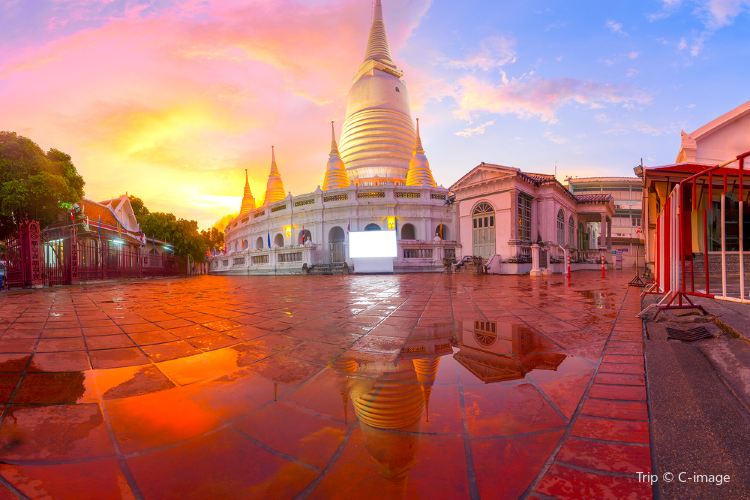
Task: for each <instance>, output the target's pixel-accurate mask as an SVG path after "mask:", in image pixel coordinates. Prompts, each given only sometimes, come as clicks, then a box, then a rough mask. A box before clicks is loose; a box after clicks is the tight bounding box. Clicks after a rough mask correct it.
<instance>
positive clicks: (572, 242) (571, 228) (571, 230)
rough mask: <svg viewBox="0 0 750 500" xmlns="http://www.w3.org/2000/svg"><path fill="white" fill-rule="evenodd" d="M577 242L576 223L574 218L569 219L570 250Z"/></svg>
mask: <svg viewBox="0 0 750 500" xmlns="http://www.w3.org/2000/svg"><path fill="white" fill-rule="evenodd" d="M575 241H576V221H574V220H573V216H572V215H571V216H570V219H568V246H569V247H570V248H573V247H575V246H576V245H575Z"/></svg>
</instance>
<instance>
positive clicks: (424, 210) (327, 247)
mask: <svg viewBox="0 0 750 500" xmlns="http://www.w3.org/2000/svg"><path fill="white" fill-rule="evenodd" d="M402 78H403V72H402V71H401V70H400V69H399V68H398V67H397V66H396V64H395V63H394V62H393V60H392V58H391V54H390V50H389V48H388V41H387V38H386V30H385V24H384V23H383V9H382V5H381V1H380V0H377V1H376V2H375V8H374V15H373V20H372V26H371V29H370V34H369V38H368V41H367V47H366V50H365V57H364V60H363V62H362V64H361V65H360V67H359V69H358V70H357V72H356V74H355V77H354V81H353V83H352V87H351V89H350V91H349V96H348V100H347V106H346V117H345V120H344V124H343V131H342V133H341V138H340V142H337V141H336V134H335V129H334V124H332V125H331V127H332V130H331V133H332V137H331V147H330V152H329V156H328V162H327V164H326V165H325V170H323V169H321V174H322V175H321V178H322V179H321V180H322V187H320V186H319V187H318V188H317V189H316V190H315V191H312V192H310V193H307V194H302V195H296V196H292V194H291V193H287V192H286V190H285V189H284V182H283V170H284V169H283V162H281V163H280V164H279V163H277V159H276V153H277V151H276V150H275V149H274V148H272V149H271V166H270V171H269V174H268V179H267V183H266V192H265V194H264V196H263V203H262V204H261V205H259V206H258V205H256V203H255V198H254V197H253V195H252V193H251V192H250V186H249V182H248V179H247V173H246V179H245V192H244V196H243V199H242V205H241V209H240V214H239V215H238V216H237V218H236V219H234V220H233V221H232V222H230V223H229V225H228V226H227V228H226V232H225V241H226V244H225V245H226V246H225V252H224V254H223V255H218V256H216V257H214V258H212V260H211V272H214V273H228V274H268V273H299V272H303V271H309V272H321V273H327V272H333V271H334V270H341V269H343V268H345V267H346V268H351V267H352V265H353V262H352V260H351V258H350V255H349V232H353V231H380V230H391V231H395V232H396V234H397V240H398V241H397V245H398V250H397V257H396V258H395V259H394V266H393V268H394V271H397V272H399V271H401V272H409V271H411V272H415V271H436V270H442V269H443V259H444V258H448V259H451V260H452V259H454V258H455V257H456V254H457V247H458V244H457V243H456V241H455V238H456V231H455V228H456V225H455V220H454V216H455V210H454V208H453V207H452V206H450V204H449V196H448V190H447V189H446V188H444V187H440V186H437V184H436V183H435V180H434V178H433V176H432V172H431V170H430V163H429V161H428V159H427V155H426V153H425V149H424V147H423V145H422V141H421V137H420V135H419V127H418V125H417V124H415V123H414V121H413V119H412V115H411V110H410V106H409V97H408V93H407V88H406V84H405V83H404V80H403V79H402ZM279 153H282V156H283V152H279ZM280 157H281V156H280ZM279 165H281V167H280V166H279Z"/></svg>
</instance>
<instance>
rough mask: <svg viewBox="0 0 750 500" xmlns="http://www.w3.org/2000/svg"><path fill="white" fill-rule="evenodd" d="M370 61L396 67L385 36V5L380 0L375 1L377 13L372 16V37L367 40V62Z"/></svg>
mask: <svg viewBox="0 0 750 500" xmlns="http://www.w3.org/2000/svg"><path fill="white" fill-rule="evenodd" d="M368 60H373V61H380V62H381V63H383V64H385V65H387V66H393V67H394V68H395V67H396V65H395V64H394V63H393V60H392V59H391V52H390V50H389V49H388V39H387V38H386V35H385V23H384V22H383V5H382V3H381V2H380V0H375V12H374V13H373V16H372V26H371V27H370V37H369V38H368V39H367V52H365V61H368Z"/></svg>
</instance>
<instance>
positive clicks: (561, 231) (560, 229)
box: [557, 208, 565, 245]
mask: <svg viewBox="0 0 750 500" xmlns="http://www.w3.org/2000/svg"><path fill="white" fill-rule="evenodd" d="M557 244H558V245H565V214H564V213H563V211H562V208H561V209H560V210H558V212H557Z"/></svg>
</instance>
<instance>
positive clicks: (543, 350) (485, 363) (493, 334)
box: [453, 321, 565, 384]
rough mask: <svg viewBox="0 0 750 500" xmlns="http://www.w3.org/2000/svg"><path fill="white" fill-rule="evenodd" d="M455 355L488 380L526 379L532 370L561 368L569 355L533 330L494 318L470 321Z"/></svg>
mask: <svg viewBox="0 0 750 500" xmlns="http://www.w3.org/2000/svg"><path fill="white" fill-rule="evenodd" d="M457 344H458V348H459V351H458V352H457V353H455V354H454V355H453V357H454V358H455V359H456V361H458V362H459V363H461V365H462V366H463V367H464V368H466V369H467V370H469V371H470V372H471V373H473V374H474V376H476V377H477V378H478V379H480V380H482V381H483V382H484V383H486V384H487V383H492V382H499V381H501V380H516V379H520V378H523V377H524V376H526V374H527V373H528V372H530V371H532V370H557V367H558V366H560V363H562V361H563V360H564V359H565V354H562V353H558V352H554V351H552V345H551V344H550V343H549V342H547V341H545V340H544V339H543V338H542V337H540V336H539V335H537V334H535V333H534V332H533V331H532V330H531V329H529V328H527V327H525V326H522V325H518V324H509V323H501V324H500V325H498V324H497V323H496V322H494V321H468V322H464V325H463V328H462V329H461V331H460V332H459V334H458V337H457Z"/></svg>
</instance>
